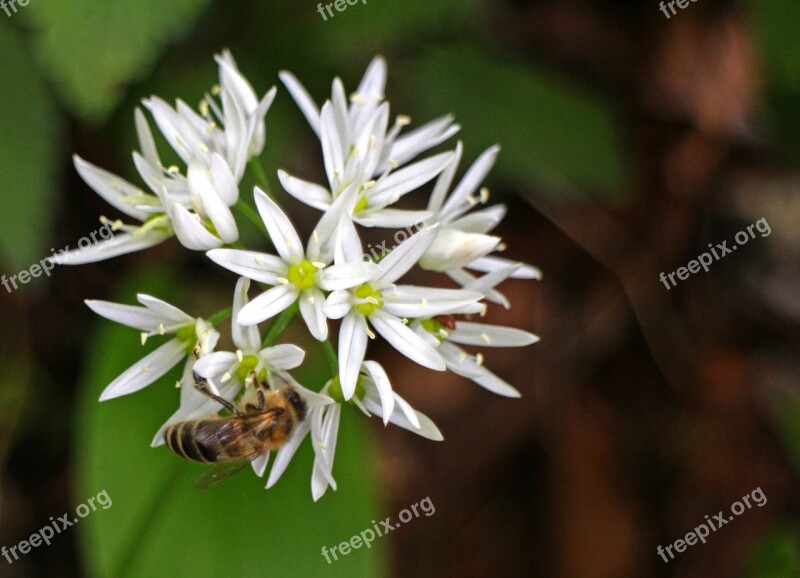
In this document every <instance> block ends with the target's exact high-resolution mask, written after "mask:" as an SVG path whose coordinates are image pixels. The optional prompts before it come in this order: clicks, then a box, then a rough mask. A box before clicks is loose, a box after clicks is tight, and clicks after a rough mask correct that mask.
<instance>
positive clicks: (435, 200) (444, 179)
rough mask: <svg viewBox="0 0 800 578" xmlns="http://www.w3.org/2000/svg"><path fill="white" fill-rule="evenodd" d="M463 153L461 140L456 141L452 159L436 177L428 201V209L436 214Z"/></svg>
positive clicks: (451, 182)
mask: <svg viewBox="0 0 800 578" xmlns="http://www.w3.org/2000/svg"><path fill="white" fill-rule="evenodd" d="M463 153H464V145H463V144H462V143H461V141H458V143H456V150H455V151H453V159H452V160H451V161H450V164H448V165H447V167H446V168H445V169H444V170H443V171H442V174H440V175H439V178H438V179H436V184H435V185H434V186H433V191H432V192H431V198H430V200H429V201H428V210H429V211H433V212H434V213H436V214H438V213H439V211H440V210H441V208H442V205H443V204H444V200H445V197H446V196H447V192H448V191H449V190H450V185H452V184H453V177H454V176H455V174H456V170H457V169H458V163H460V162H461V155H462V154H463Z"/></svg>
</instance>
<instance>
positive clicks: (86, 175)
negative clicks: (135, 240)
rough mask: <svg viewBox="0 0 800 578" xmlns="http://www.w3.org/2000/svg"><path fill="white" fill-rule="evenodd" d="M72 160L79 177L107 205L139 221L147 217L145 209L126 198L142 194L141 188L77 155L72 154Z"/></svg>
mask: <svg viewBox="0 0 800 578" xmlns="http://www.w3.org/2000/svg"><path fill="white" fill-rule="evenodd" d="M72 160H73V162H74V163H75V169H76V170H77V171H78V174H79V175H80V176H81V178H82V179H83V180H84V181H85V182H86V184H87V185H89V186H90V187H91V188H92V190H94V192H95V193H97V194H98V195H100V196H101V197H103V199H104V200H105V201H106V202H107V203H108V204H109V205H111V206H112V207H114V208H115V209H117V210H118V211H120V212H122V213H125V214H126V215H128V216H129V217H133V218H134V219H137V220H139V221H144V220H145V219H147V216H148V215H147V213H146V212H145V211H142V210H139V209H137V208H135V207H134V206H133V205H132V204H131V203H130V202H128V201H127V200H126V198H127V197H128V196H137V195H141V194H143V193H144V191H142V189H140V188H139V187H136V186H134V185H132V184H130V183H129V182H128V181H126V180H125V179H123V178H121V177H118V176H117V175H115V174H113V173H110V172H108V171H106V170H104V169H101V168H100V167H96V166H95V165H93V164H92V163H89V162H86V161H85V160H83V159H82V158H81V157H79V156H78V155H75V156H73V157H72Z"/></svg>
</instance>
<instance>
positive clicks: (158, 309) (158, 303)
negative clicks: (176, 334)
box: [136, 293, 195, 325]
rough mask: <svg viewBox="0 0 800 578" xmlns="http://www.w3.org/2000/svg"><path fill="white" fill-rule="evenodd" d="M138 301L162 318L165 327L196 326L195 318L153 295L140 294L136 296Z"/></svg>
mask: <svg viewBox="0 0 800 578" xmlns="http://www.w3.org/2000/svg"><path fill="white" fill-rule="evenodd" d="M136 300H137V301H138V302H139V303H141V304H142V305H144V306H145V307H147V308H148V309H150V310H151V311H153V312H154V313H155V314H156V315H158V316H160V317H161V321H162V323H164V324H165V325H194V324H195V318H194V317H192V316H191V315H189V314H188V313H186V312H185V311H182V310H180V309H178V308H177V307H175V306H174V305H171V304H169V303H167V302H166V301H163V300H161V299H158V298H157V297H153V296H152V295H147V294H145V293H139V294H137V295H136Z"/></svg>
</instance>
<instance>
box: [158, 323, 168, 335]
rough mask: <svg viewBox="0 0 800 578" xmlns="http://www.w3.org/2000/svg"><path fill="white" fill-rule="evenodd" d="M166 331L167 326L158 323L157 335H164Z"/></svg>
mask: <svg viewBox="0 0 800 578" xmlns="http://www.w3.org/2000/svg"><path fill="white" fill-rule="evenodd" d="M166 332H167V328H166V327H164V324H163V323H159V324H158V334H159V335H164V334H165V333H166Z"/></svg>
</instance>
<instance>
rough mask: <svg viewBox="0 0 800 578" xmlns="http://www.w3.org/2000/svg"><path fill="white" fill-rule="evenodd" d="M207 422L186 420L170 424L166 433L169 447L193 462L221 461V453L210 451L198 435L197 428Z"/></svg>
mask: <svg viewBox="0 0 800 578" xmlns="http://www.w3.org/2000/svg"><path fill="white" fill-rule="evenodd" d="M207 423H208V422H206V421H185V422H181V423H176V424H174V425H171V426H169V427H168V428H167V431H166V432H165V434H164V438H165V440H166V442H167V447H169V449H171V450H172V451H173V452H175V453H176V454H178V455H179V456H181V457H182V458H185V459H187V460H191V461H193V462H201V463H204V464H208V463H211V462H217V461H219V455H217V454H216V453H215V452H213V451H210V450H209V448H208V447H207V446H206V445H205V444H203V443H201V442H200V441H199V440H198V437H197V430H198V429H200V428H202V427H203V426H204V425H206V424H207Z"/></svg>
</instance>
